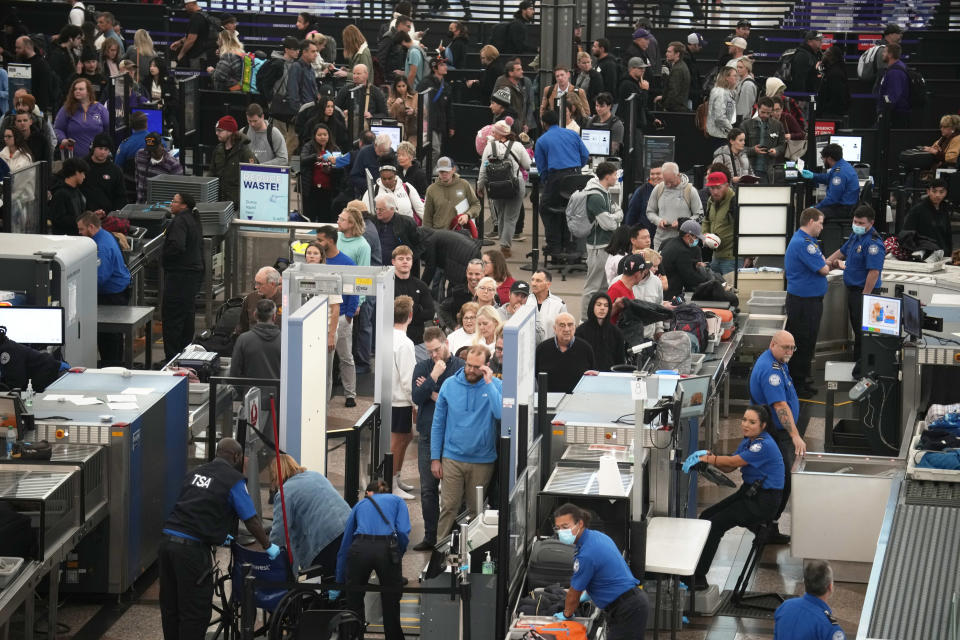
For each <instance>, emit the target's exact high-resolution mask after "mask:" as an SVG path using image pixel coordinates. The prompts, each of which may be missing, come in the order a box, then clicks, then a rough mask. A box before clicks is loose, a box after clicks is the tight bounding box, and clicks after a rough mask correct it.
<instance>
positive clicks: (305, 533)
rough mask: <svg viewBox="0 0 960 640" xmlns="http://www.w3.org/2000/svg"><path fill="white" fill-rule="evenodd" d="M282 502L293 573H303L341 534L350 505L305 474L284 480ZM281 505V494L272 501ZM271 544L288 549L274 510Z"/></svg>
mask: <svg viewBox="0 0 960 640" xmlns="http://www.w3.org/2000/svg"><path fill="white" fill-rule="evenodd" d="M283 501H284V502H285V503H286V506H287V527H288V528H289V529H290V546H291V547H293V548H292V549H291V551H292V552H293V565H294V566H293V570H294V573H296V571H297V569H298V568H299V569H306V568H307V567H309V566H310V565H311V563H312V562H313V559H314V558H315V557H317V554H318V553H320V552H321V551H323V548H324V547H326V546H327V545H328V544H330V543H331V542H333V541H334V540H336V539H337V537H338V536H339V535H340V534H341V533H343V529H344V526H345V525H346V523H347V518H349V517H350V505H348V504H347V503H346V501H345V500H344V499H343V498H342V497H340V494H339V493H337V490H336V489H334V488H333V485H332V484H330V481H329V480H327V479H326V478H325V477H324V476H323V474H321V473H317V472H316V471H304V472H303V473H298V474H297V475H295V476H291V477H289V478H287V480H286V482H284V483H283ZM273 504H274V507H277V506H279V505H280V492H279V491H277V496H276V498H275V499H274V501H273ZM270 542H272V543H273V544H275V545H277V546H278V547H285V546H287V541H286V537H285V536H284V534H283V515H282V513H281V510H280V509H279V508H275V509H274V518H273V526H272V527H271V528H270ZM325 568H326V569H333V567H325Z"/></svg>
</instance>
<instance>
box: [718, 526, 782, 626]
mask: <svg viewBox="0 0 960 640" xmlns="http://www.w3.org/2000/svg"><path fill="white" fill-rule="evenodd" d="M748 528H749V529H750V531H751V532H752V533H753V544H751V545H750V552H749V553H748V554H747V559H746V561H745V562H744V563H743V569H742V570H741V571H740V576H739V577H738V578H737V584H736V586H735V587H734V588H733V592H732V593H731V594H730V601H731V602H732V603H733V604H735V605H737V606H739V607H751V608H753V609H762V610H764V611H774V610H776V608H777V607H778V606H780V605H781V604H783V596H781V595H780V594H779V593H751V594H750V595H747V585H749V584H750V579H751V578H752V577H753V572H754V571H756V569H757V565H759V564H760V558H761V557H762V556H763V549H764V547H765V546H766V545H767V540H768V539H769V538H770V534H772V533H774V532H776V531H777V525H776V523H774V522H764V523H763V524H760V525H757V526H753V527H748ZM769 600H773V601H775V602H776V604H775V605H769V604H766V603H765V601H769Z"/></svg>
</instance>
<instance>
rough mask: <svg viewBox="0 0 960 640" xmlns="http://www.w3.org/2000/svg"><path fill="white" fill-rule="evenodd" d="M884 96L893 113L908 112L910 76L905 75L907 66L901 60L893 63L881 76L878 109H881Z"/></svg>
mask: <svg viewBox="0 0 960 640" xmlns="http://www.w3.org/2000/svg"><path fill="white" fill-rule="evenodd" d="M884 96H887V97H889V98H890V106H891V108H892V109H893V110H894V111H899V112H901V113H903V112H909V111H910V76H909V75H907V65H905V64H903V60H897V61H896V62H894V63H893V64H892V65H890V66H889V67H887V71H886V73H884V74H883V79H882V80H881V81H880V103H879V104H878V105H877V106H878V109H882V108H883V104H884V100H883V97H884Z"/></svg>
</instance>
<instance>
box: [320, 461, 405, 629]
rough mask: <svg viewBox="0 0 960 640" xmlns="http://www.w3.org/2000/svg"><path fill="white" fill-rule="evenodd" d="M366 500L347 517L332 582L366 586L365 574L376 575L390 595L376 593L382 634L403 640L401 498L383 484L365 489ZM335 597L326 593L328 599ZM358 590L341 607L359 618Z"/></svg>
mask: <svg viewBox="0 0 960 640" xmlns="http://www.w3.org/2000/svg"><path fill="white" fill-rule="evenodd" d="M366 493H367V497H366V498H364V499H363V500H361V501H360V502H358V503H357V505H356V506H355V507H354V508H353V511H351V512H350V516H349V517H348V518H347V524H346V525H345V526H344V530H343V542H342V543H341V544H340V553H339V555H338V556H337V582H338V583H340V584H347V585H348V586H352V585H366V584H367V580H368V579H369V578H370V572H371V571H376V572H377V580H379V581H380V586H382V587H393V588H394V589H396V591H384V592H383V593H381V594H380V602H381V605H382V607H383V630H384V634H385V635H386V638H387V640H403V629H401V627H400V595H401V593H400V590H401V589H402V588H403V566H402V560H403V554H404V552H405V551H406V550H407V543H408V542H409V541H410V513H409V512H408V511H407V505H406V503H404V501H403V499H401V498H399V497H398V496H395V495H393V494H392V493H391V492H390V487H388V486H387V483H386V482H384V481H383V480H374V481H372V482H371V483H370V484H368V485H367V490H366ZM339 596H340V592H339V591H335V590H334V591H330V599H331V600H335V599H337V598H338V597H339ZM363 596H364V592H363V591H350V592H348V593H347V607H348V608H350V609H352V610H353V611H354V612H355V613H356V614H357V615H358V616H360V618H361V619H362V618H363Z"/></svg>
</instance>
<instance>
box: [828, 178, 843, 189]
mask: <svg viewBox="0 0 960 640" xmlns="http://www.w3.org/2000/svg"><path fill="white" fill-rule="evenodd" d="M830 182H832V183H833V184H834V185H835V186H838V187H839V186H840V183H841V182H843V180H841V179H840V176H834V177H833V180H831V181H830Z"/></svg>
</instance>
